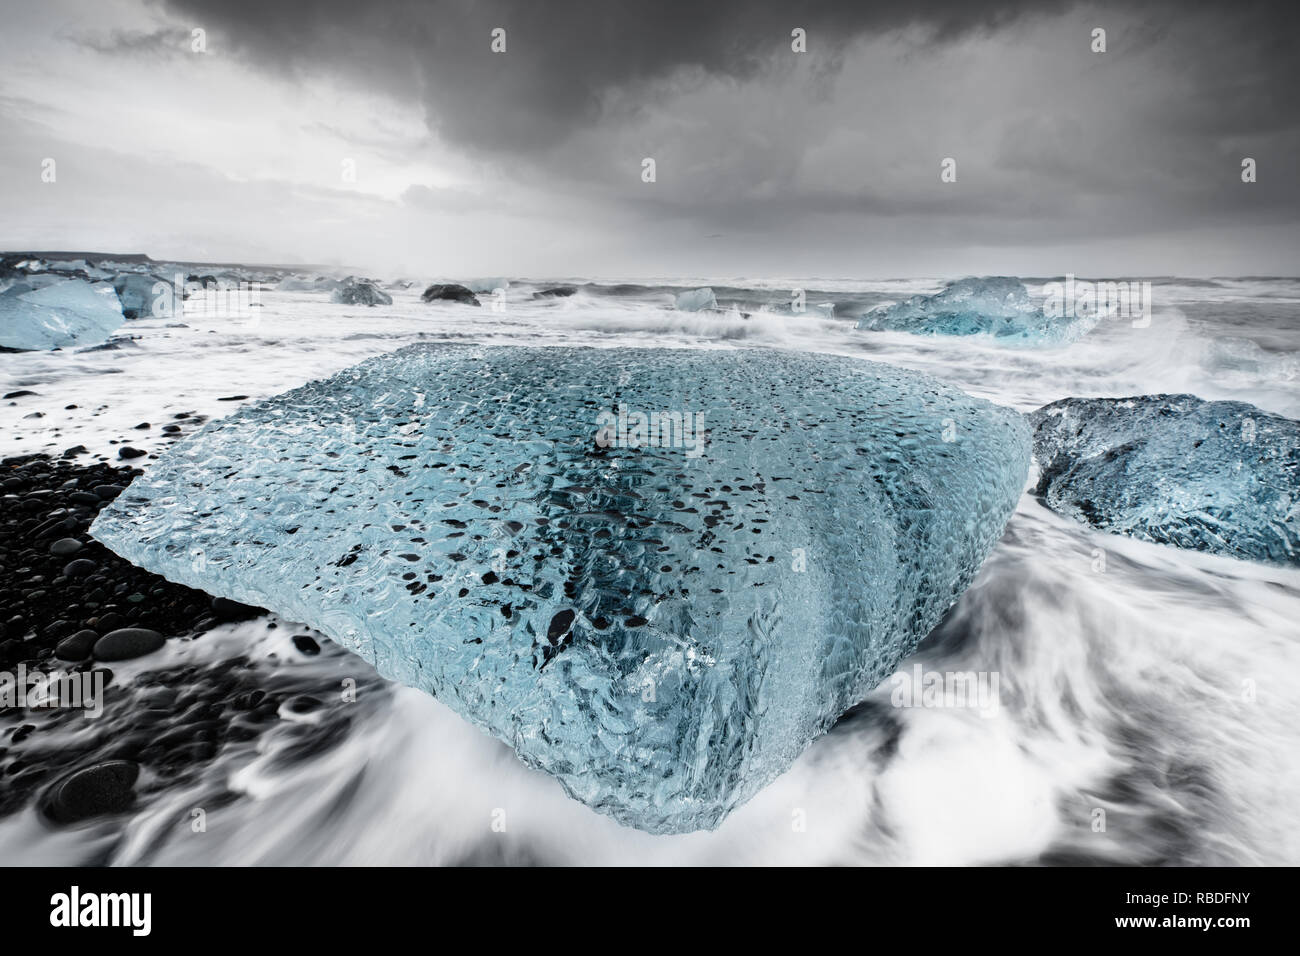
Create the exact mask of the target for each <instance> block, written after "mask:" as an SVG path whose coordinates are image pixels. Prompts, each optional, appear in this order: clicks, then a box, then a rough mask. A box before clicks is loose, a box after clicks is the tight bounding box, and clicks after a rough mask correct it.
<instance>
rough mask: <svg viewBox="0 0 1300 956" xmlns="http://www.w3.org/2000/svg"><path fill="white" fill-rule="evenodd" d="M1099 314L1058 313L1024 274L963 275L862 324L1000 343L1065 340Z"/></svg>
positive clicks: (1057, 342)
mask: <svg viewBox="0 0 1300 956" xmlns="http://www.w3.org/2000/svg"><path fill="white" fill-rule="evenodd" d="M1099 320H1100V315H1099V314H1092V315H1088V316H1082V315H1080V316H1069V317H1061V318H1053V317H1049V316H1048V315H1046V314H1044V312H1043V310H1042V308H1040V307H1039V306H1038V305H1036V304H1035V303H1034V302H1033V301H1032V300H1031V299H1030V297H1029V290H1028V289H1026V288H1025V286H1024V283H1022V282H1021V281H1020V280H1019V279H1013V278H1008V277H1006V276H991V277H985V278H970V279H958V280H957V281H955V282H950V283H948V285H947V286H946V287H945V288H944V289H943V290H942V291H941V292H937V293H935V294H934V295H914V296H912V297H911V298H909V299H907V300H906V301H903V302H900V303H898V304H897V305H891V306H883V307H881V308H878V309H873V310H872V311H871V312H868V313H867V314H866V315H864V316H863V317H862V318H861V319H860V320H859V321H858V325H857V327H858V328H859V329H865V330H868V331H891V332H911V333H913V334H915V335H982V336H987V337H989V338H991V339H992V340H993V341H995V342H996V343H998V344H1000V345H1010V346H1019V347H1025V346H1031V347H1032V346H1050V345H1066V344H1068V343H1070V342H1073V341H1075V340H1076V339H1078V338H1080V337H1081V336H1083V335H1085V334H1086V333H1087V332H1088V331H1089V330H1090V329H1092V328H1093V327H1094V326H1095V325H1096V324H1097V322H1098V321H1099Z"/></svg>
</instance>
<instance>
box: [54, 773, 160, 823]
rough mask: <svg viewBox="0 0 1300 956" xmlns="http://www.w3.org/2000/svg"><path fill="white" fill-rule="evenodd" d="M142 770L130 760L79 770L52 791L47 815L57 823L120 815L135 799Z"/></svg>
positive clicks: (57, 784) (60, 782)
mask: <svg viewBox="0 0 1300 956" xmlns="http://www.w3.org/2000/svg"><path fill="white" fill-rule="evenodd" d="M139 776H140V768H139V766H138V765H136V764H135V763H132V762H131V761H129V760H108V761H105V762H104V763H100V764H96V765H95V766H93V767H87V768H85V769H84V770H78V771H76V772H75V773H73V774H71V775H69V776H67V777H64V778H63V779H62V780H61V781H59V782H58V783H56V784H55V785H54V786H53V787H51V788H50V790H49V792H48V793H47V794H46V797H45V800H44V801H43V804H44V806H43V809H44V811H45V815H46V816H48V817H49V818H50V819H51V820H53V821H55V822H56V823H76V822H77V821H79V820H85V819H88V818H90V817H97V816H101V815H103V814H106V813H120V812H121V811H123V810H126V809H127V808H128V807H130V806H131V803H132V802H133V800H134V799H135V790H134V788H135V781H136V778H138V777H139Z"/></svg>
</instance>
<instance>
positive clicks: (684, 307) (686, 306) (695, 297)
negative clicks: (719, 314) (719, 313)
mask: <svg viewBox="0 0 1300 956" xmlns="http://www.w3.org/2000/svg"><path fill="white" fill-rule="evenodd" d="M673 304H674V307H675V308H676V309H677V311H678V312H699V311H702V310H704V309H716V308H717V307H718V300H717V297H716V296H714V294H713V290H712V289H708V288H705V289H692V290H691V291H690V292H683V293H681V294H679V295H678V296H677V298H676V299H675V300H674V303H673Z"/></svg>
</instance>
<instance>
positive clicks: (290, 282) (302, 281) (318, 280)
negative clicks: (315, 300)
mask: <svg viewBox="0 0 1300 956" xmlns="http://www.w3.org/2000/svg"><path fill="white" fill-rule="evenodd" d="M342 285H343V280H342V279H331V278H329V277H328V276H296V275H295V276H285V277H284V278H283V279H281V280H280V281H279V282H278V283H277V284H276V287H275V288H276V291H278V292H333V291H334V290H335V289H338V288H340V287H341V286H342Z"/></svg>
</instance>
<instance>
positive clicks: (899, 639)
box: [93, 345, 1029, 832]
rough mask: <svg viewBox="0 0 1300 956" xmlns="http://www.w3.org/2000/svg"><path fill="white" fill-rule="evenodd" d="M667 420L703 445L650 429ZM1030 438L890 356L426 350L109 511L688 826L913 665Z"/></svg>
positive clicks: (186, 461)
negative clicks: (640, 424)
mask: <svg viewBox="0 0 1300 956" xmlns="http://www.w3.org/2000/svg"><path fill="white" fill-rule="evenodd" d="M603 411H608V412H609V414H606V415H604V416H602V412H603ZM652 412H653V413H663V412H677V413H680V414H681V415H682V416H683V418H682V421H683V423H684V424H685V428H684V431H683V432H678V433H677V435H678V436H679V437H682V436H683V434H684V435H685V439H684V440H682V441H679V442H676V443H674V442H672V441H669V440H664V441H661V442H659V443H657V445H648V446H647V445H641V447H632V445H634V444H636V443H637V442H638V439H639V438H640V437H641V433H640V432H639V431H638V430H637V428H636V423H637V421H638V416H639V415H641V414H645V415H649V414H650V413H652ZM691 416H697V417H691ZM692 426H694V427H693V428H692ZM705 433H707V439H708V441H707V445H705V446H703V448H702V453H699V454H692V453H691V448H692V447H695V448H696V449H699V447H700V446H698V445H693V444H692V443H691V442H690V441H688V440H686V439H691V438H694V437H700V438H703V437H705ZM598 436H600V441H599V442H598V441H597V437H598ZM664 437H665V438H666V439H667V438H671V436H670V435H665V436H664ZM945 439H946V440H945ZM1028 458H1029V430H1028V427H1027V426H1026V424H1025V422H1024V419H1023V418H1022V417H1021V416H1020V415H1017V414H1015V413H1013V412H1011V411H1009V410H1007V409H1004V408H1001V407H999V406H996V405H992V404H990V403H988V402H985V401H981V400H978V399H974V398H971V397H970V396H968V395H966V394H965V393H963V392H961V391H959V390H957V389H955V388H952V387H950V386H947V385H943V384H941V383H939V382H937V381H935V380H933V379H930V378H928V377H926V376H923V375H920V374H918V373H914V372H909V371H905V370H902V369H898V368H894V367H892V366H887V365H880V364H876V363H872V362H863V361H855V360H852V359H846V358H840V357H834V356H829V355H810V354H803V353H790V352H777V351H769V350H737V351H702V350H670V349H655V350H649V349H631V350H619V351H612V350H604V349H585V348H523V347H500V348H485V347H473V346H448V345H415V346H411V347H408V348H404V349H402V350H400V351H397V352H394V353H391V354H389V355H384V356H380V357H378V358H374V359H371V360H368V361H366V362H363V363H361V364H359V365H357V366H354V367H353V368H350V369H347V370H344V371H343V372H340V373H338V374H337V375H335V376H333V377H332V378H329V379H326V380H324V381H320V382H314V383H312V384H309V385H306V386H304V387H302V388H299V389H296V390H294V391H291V392H288V393H286V394H284V395H281V396H278V397H276V398H273V399H270V400H268V401H266V402H264V403H261V404H260V405H255V406H250V407H245V408H243V409H241V410H240V411H239V412H238V413H237V414H235V415H234V416H232V417H230V418H227V419H224V420H221V421H215V422H212V423H210V424H209V425H208V426H206V427H205V428H204V429H203V430H202V431H201V432H199V433H197V434H196V435H195V436H193V437H192V438H190V439H188V440H186V441H184V442H182V443H180V444H178V445H177V446H176V447H175V448H174V449H173V450H172V452H171V453H169V454H168V455H167V456H166V457H165V458H163V459H162V460H160V461H159V462H158V463H156V464H155V465H154V466H153V467H152V468H151V469H150V470H149V471H148V473H147V474H145V475H144V476H143V477H141V478H138V479H137V480H136V481H135V482H134V483H133V484H132V485H131V486H130V488H128V489H127V491H126V492H125V493H123V494H122V495H121V496H120V497H119V498H118V499H117V501H116V502H115V503H114V504H113V505H111V506H110V507H109V508H107V509H105V510H104V512H102V513H101V515H100V517H99V519H98V520H97V521H96V523H95V525H94V528H93V533H94V534H95V536H96V537H97V538H99V539H100V540H101V541H103V542H105V543H106V544H108V545H109V546H110V547H112V548H113V549H114V550H115V551H117V552H118V553H119V554H122V555H124V556H126V557H127V558H129V559H130V560H132V561H134V562H136V563H137V564H140V565H143V566H144V567H146V568H149V569H151V570H153V571H156V572H158V573H161V574H163V575H165V576H167V577H168V578H170V579H172V580H175V581H180V582H183V583H186V584H189V585H192V586H196V587H202V588H204V589H205V590H207V591H209V592H210V593H214V594H219V595H223V596H227V597H231V598H234V599H236V600H240V601H246V602H249V603H252V604H256V605H261V606H264V607H268V608H271V609H274V610H276V611H278V612H279V613H281V614H283V615H285V616H288V617H290V618H293V619H296V620H299V621H302V622H304V623H307V624H311V625H313V626H315V627H317V628H319V629H320V630H322V631H324V632H325V633H327V634H329V635H330V636H331V637H332V638H333V639H334V640H336V641H338V642H339V643H340V644H342V645H344V646H345V647H348V648H350V649H352V650H353V651H355V652H356V653H358V654H359V655H361V656H362V657H364V658H366V659H367V660H370V661H372V662H374V664H375V666H376V667H377V668H378V669H379V671H380V672H381V673H383V674H384V675H385V676H387V677H389V678H391V679H394V680H398V681H401V682H402V683H405V684H409V685H412V686H414V687H418V688H422V689H424V690H426V691H428V692H429V693H431V694H433V695H435V696H436V697H437V698H438V699H439V700H441V701H442V702H443V703H444V704H446V705H447V706H449V707H451V708H452V709H453V710H455V711H457V712H458V713H459V714H461V715H462V716H463V717H465V718H466V719H467V720H469V721H471V722H473V723H475V724H477V725H479V726H481V727H483V728H486V729H487V730H488V731H490V732H491V733H492V734H494V735H496V736H497V737H499V738H501V739H502V740H504V741H506V742H508V743H509V744H510V745H511V746H513V747H514V749H515V750H516V752H517V753H518V755H519V756H520V758H521V759H523V760H524V762H526V763H527V764H529V765H531V766H533V767H537V768H540V769H542V770H544V771H546V772H547V773H550V774H553V775H554V776H555V777H557V778H558V779H559V780H560V782H561V783H562V784H563V785H564V787H565V789H566V790H567V791H568V792H569V793H570V794H571V795H572V796H574V797H576V798H577V799H579V800H581V801H583V802H584V803H586V804H588V805H590V806H592V807H594V808H595V809H597V810H599V811H601V812H604V813H608V814H610V815H612V816H613V817H615V818H616V819H618V820H619V821H621V822H623V823H625V824H628V825H631V826H635V827H639V828H642V829H645V830H650V831H654V832H684V831H690V830H695V829H701V828H711V827H715V826H717V825H718V823H719V822H721V820H722V819H723V818H724V817H725V816H726V814H727V813H728V812H729V811H730V810H731V809H732V808H734V807H735V806H737V805H738V804H740V803H742V802H743V801H745V800H746V799H748V798H749V797H750V796H752V795H753V794H754V793H755V792H756V791H757V790H758V789H760V788H761V787H762V786H763V785H765V784H766V783H768V782H769V781H771V780H772V779H774V778H775V777H776V776H778V775H779V774H780V773H782V772H783V771H784V770H785V769H786V768H787V767H789V766H790V764H791V763H792V762H793V761H794V759H795V758H796V757H797V756H798V755H799V753H800V752H801V751H802V750H803V749H804V748H805V746H807V744H808V743H809V742H810V741H811V740H812V739H813V738H814V737H816V736H817V735H818V734H820V733H822V732H823V731H824V730H826V729H827V727H829V725H830V724H831V723H832V722H833V721H834V720H835V719H836V717H837V716H838V715H839V714H841V713H842V712H843V711H844V710H845V709H847V708H848V707H850V706H852V705H853V704H854V703H856V702H857V701H858V700H860V699H861V698H862V696H863V695H864V694H865V693H866V692H867V691H868V690H869V689H870V688H872V687H874V686H875V685H876V684H878V683H879V682H880V681H882V680H883V679H884V678H885V677H887V676H888V675H889V674H890V673H892V672H893V671H894V669H895V667H896V666H897V664H898V663H899V661H900V660H901V659H902V658H903V657H904V656H905V655H907V654H908V653H910V652H911V651H912V649H913V648H914V647H915V645H916V644H917V642H918V641H920V640H921V638H923V637H924V636H925V635H926V633H927V632H928V631H929V630H930V629H931V628H932V627H933V626H934V625H935V624H936V622H937V621H938V620H939V617H940V616H941V615H942V614H943V612H944V611H945V610H946V609H947V608H948V607H949V606H950V605H951V604H952V602H953V601H954V600H955V599H956V597H957V596H958V595H959V594H960V593H961V591H962V590H963V589H964V588H965V587H966V586H967V584H969V582H970V580H971V578H972V577H973V576H974V574H975V572H976V570H977V569H978V568H979V566H980V564H981V562H982V561H983V560H984V558H985V556H986V555H987V554H988V552H989V551H990V549H991V548H992V547H993V545H994V543H995V542H996V541H997V539H998V537H999V536H1000V534H1001V532H1002V528H1003V526H1004V524H1005V522H1006V520H1007V518H1008V517H1009V516H1010V514H1011V512H1012V510H1013V508H1014V506H1015V504H1016V501H1017V500H1018V498H1019V496H1020V493H1021V490H1022V487H1023V485H1024V481H1025V478H1026V472H1027V468H1028Z"/></svg>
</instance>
